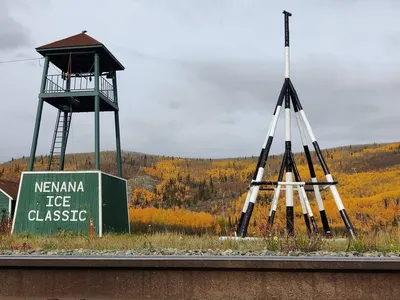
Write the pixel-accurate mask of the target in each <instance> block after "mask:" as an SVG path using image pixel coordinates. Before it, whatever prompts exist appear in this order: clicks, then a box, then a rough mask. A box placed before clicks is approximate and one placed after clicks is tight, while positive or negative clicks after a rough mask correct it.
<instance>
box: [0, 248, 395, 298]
mask: <svg viewBox="0 0 400 300" xmlns="http://www.w3.org/2000/svg"><path fill="white" fill-rule="evenodd" d="M399 295H400V259H399V258H354V257H352V258H338V257H286V256H285V257H243V256H241V257H237V256H231V257H229V256H223V257H221V256H196V257H194V256H136V257H127V256H122V257H121V256H96V257H93V256H92V257H87V256H82V257H80V256H0V299H1V300H11V299H12V300H17V299H30V300H33V299H46V300H47V299H52V300H53V299H54V300H55V299H59V300H78V299H79V300H81V299H85V300H89V299H90V300H92V299H96V300H97V299H99V300H100V299H101V300H106V299H107V300H114V299H119V300H127V299H174V300H175V299H241V300H243V299H319V300H321V299H322V300H327V299H363V300H364V299H379V300H383V299H398V297H399Z"/></svg>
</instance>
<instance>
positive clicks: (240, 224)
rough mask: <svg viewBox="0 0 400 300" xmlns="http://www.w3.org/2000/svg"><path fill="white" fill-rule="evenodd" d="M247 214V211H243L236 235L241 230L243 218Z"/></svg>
mask: <svg viewBox="0 0 400 300" xmlns="http://www.w3.org/2000/svg"><path fill="white" fill-rule="evenodd" d="M245 214H246V213H245V212H243V211H242V214H241V215H240V219H239V223H238V224H237V228H236V235H237V234H238V233H239V230H240V227H241V226H242V223H243V218H244V215H245Z"/></svg>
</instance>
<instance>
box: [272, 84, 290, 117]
mask: <svg viewBox="0 0 400 300" xmlns="http://www.w3.org/2000/svg"><path fill="white" fill-rule="evenodd" d="M288 86H289V82H288V81H287V78H285V80H284V82H283V85H282V88H281V91H280V93H279V96H278V101H277V103H276V105H275V109H274V116H275V114H276V111H277V109H278V106H282V103H283V99H284V97H285V94H286V91H287V89H288Z"/></svg>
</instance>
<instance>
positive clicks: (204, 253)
mask: <svg viewBox="0 0 400 300" xmlns="http://www.w3.org/2000/svg"><path fill="white" fill-rule="evenodd" d="M0 255H35V256H36V255H77V256H85V255H88V256H103V255H104V256H112V255H116V256H143V255H179V256H215V255H216V256H325V257H328V256H329V257H400V252H387V253H382V252H365V253H359V252H330V251H316V252H301V251H289V252H275V251H269V250H264V251H248V252H242V251H236V250H211V249H208V250H179V249H143V250H119V251H118V250H108V251H107V250H104V251H101V250H88V249H74V250H43V249H35V250H27V251H20V250H0Z"/></svg>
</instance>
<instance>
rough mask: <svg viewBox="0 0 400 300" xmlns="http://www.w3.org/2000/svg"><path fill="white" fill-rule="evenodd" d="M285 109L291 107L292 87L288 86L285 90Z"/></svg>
mask: <svg viewBox="0 0 400 300" xmlns="http://www.w3.org/2000/svg"><path fill="white" fill-rule="evenodd" d="M285 109H290V89H289V88H287V89H286V92H285Z"/></svg>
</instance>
